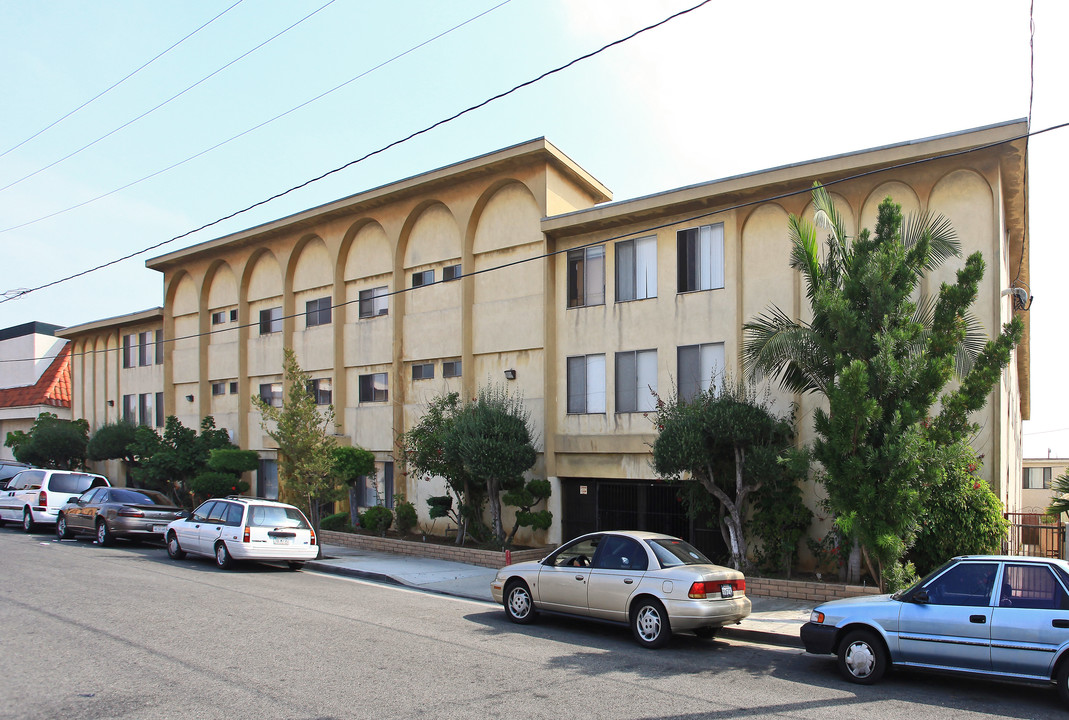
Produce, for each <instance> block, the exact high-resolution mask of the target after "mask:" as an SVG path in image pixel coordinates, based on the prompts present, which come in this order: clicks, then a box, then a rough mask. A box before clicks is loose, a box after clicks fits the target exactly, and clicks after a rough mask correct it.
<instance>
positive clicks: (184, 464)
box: [128, 415, 238, 507]
mask: <svg viewBox="0 0 1069 720" xmlns="http://www.w3.org/2000/svg"><path fill="white" fill-rule="evenodd" d="M217 449H233V450H236V449H238V448H237V446H236V445H234V444H233V443H232V442H230V434H229V433H228V432H227V431H226V430H223V429H219V428H216V427H215V418H213V417H212V416H211V415H208V416H207V417H205V418H204V419H203V420H201V422H200V433H198V432H197V431H196V430H194V429H192V428H187V427H186V426H185V425H183V424H182V423H181V421H179V419H178V418H177V417H175V416H174V415H169V416H168V417H167V420H166V421H165V423H164V427H163V436H162V437H161V436H160V435H159V433H157V432H156V431H155V430H154V429H153V428H150V427H148V426H146V425H140V426H138V427H136V428H134V440H133V442H132V443H131V444H130V445H129V446H128V450H129V452H130V454H131V455H132V456H133V458H134V465H133V466H132V467H131V468H130V476H131V478H132V479H133V481H134V482H135V483H136V484H138V485H140V486H142V487H147V488H151V489H153V490H160V491H162V492H165V493H167V494H169V495H171V496H173V497H174V498H175V499H176V500H177V501H178V502H179V503H180V504H182V505H184V506H186V507H192V506H193V505H194V504H195V501H196V497H195V493H194V490H193V488H192V486H191V483H192V481H193V479H194V478H195V477H197V476H198V475H201V474H202V473H205V472H208V471H209V466H208V460H209V459H210V457H211V453H212V450H217Z"/></svg>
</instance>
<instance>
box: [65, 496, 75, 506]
mask: <svg viewBox="0 0 1069 720" xmlns="http://www.w3.org/2000/svg"><path fill="white" fill-rule="evenodd" d="M77 502H78V498H77V497H69V498H67V504H68V505H72V504H74V503H77Z"/></svg>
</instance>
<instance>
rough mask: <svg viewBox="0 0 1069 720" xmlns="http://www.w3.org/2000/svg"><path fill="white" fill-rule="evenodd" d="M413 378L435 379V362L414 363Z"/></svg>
mask: <svg viewBox="0 0 1069 720" xmlns="http://www.w3.org/2000/svg"><path fill="white" fill-rule="evenodd" d="M412 379H413V380H433V379H434V363H432V362H425V363H412Z"/></svg>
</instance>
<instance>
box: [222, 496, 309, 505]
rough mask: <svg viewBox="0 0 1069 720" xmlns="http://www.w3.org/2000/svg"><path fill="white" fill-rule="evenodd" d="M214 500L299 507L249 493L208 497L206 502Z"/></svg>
mask: <svg viewBox="0 0 1069 720" xmlns="http://www.w3.org/2000/svg"><path fill="white" fill-rule="evenodd" d="M212 500H227V501H229V502H239V503H244V504H246V505H265V506H268V507H297V506H296V505H291V504H289V503H284V502H279V501H278V500H270V499H268V498H259V497H249V496H248V495H227V496H226V497H214V498H208V499H207V500H205V501H204V502H211V501H212Z"/></svg>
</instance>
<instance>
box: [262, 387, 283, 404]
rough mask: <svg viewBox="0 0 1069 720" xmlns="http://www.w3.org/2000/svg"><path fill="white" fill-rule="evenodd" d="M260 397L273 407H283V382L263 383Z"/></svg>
mask: <svg viewBox="0 0 1069 720" xmlns="http://www.w3.org/2000/svg"><path fill="white" fill-rule="evenodd" d="M260 399H261V400H263V401H264V402H265V403H266V404H268V405H270V406H271V407H282V383H263V384H261V385H260Z"/></svg>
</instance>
